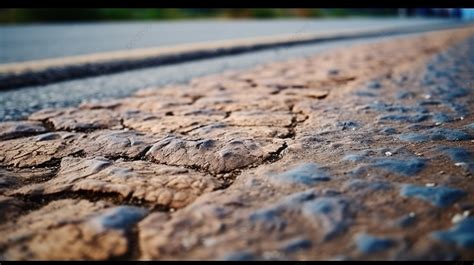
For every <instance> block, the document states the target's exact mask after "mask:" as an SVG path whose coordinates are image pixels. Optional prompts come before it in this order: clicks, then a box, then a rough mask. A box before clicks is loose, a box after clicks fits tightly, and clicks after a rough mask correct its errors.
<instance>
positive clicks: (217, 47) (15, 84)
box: [0, 21, 474, 90]
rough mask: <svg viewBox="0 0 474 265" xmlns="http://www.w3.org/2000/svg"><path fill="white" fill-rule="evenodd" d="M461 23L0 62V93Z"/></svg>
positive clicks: (266, 37) (301, 34)
mask: <svg viewBox="0 0 474 265" xmlns="http://www.w3.org/2000/svg"><path fill="white" fill-rule="evenodd" d="M472 25H474V23H467V22H454V21H449V22H442V23H436V24H431V25H421V26H401V27H400V26H398V27H389V28H387V27H383V26H381V27H380V28H375V29H369V30H357V31H354V30H343V31H340V30H339V31H338V32H336V33H333V32H325V33H294V34H285V35H277V36H265V37H256V38H246V39H233V40H225V41H212V42H200V43H192V44H182V45H175V46H165V47H154V48H142V49H134V50H128V51H112V52H103V53H95V54H85V55H77V56H70V57H61V58H53V59H43V60H34V61H26V62H18V63H7V64H0V90H6V89H14V88H19V87H24V86H30V85H45V84H49V83H54V82H59V81H64V80H70V79H77V78H83V77H92V76H98V75H104V74H110V73H116V72H122V71H128V70H133V69H138V68H145V67H152V66H158V65H166V64H172V63H180V62H184V61H191V60H198V59H205V58H212V57H218V56H225V55H234V54H240V53H245V52H252V51H257V50H262V49H268V48H276V47H283V46H293V45H302V44H311V43H318V42H327V41H336V40H344V39H356V38H367V37H378V36H385V35H387V36H389V35H397V34H406V33H416V32H427V31H434V30H447V29H452V28H462V27H468V26H472Z"/></svg>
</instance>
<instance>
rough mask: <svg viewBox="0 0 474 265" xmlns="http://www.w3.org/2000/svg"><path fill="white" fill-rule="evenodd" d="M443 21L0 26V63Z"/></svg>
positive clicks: (299, 21)
mask: <svg viewBox="0 0 474 265" xmlns="http://www.w3.org/2000/svg"><path fill="white" fill-rule="evenodd" d="M445 22H446V20H441V19H398V18H383V19H361V18H353V19H343V20H341V19H337V20H335V19H323V20H321V19H319V20H310V19H307V20H302V19H291V20H290V19H286V20H276V21H275V20H272V21H268V20H242V21H225V20H224V21H215V20H196V21H177V22H146V23H143V22H127V23H75V24H52V25H48V24H32V25H13V26H0V63H11V62H21V61H29V60H37V59H46V58H57V57H63V56H72V55H80V54H89V53H98V52H105V51H117V50H128V49H137V48H146V47H158V46H169V45H175V44H185V43H194V42H204V41H216V40H228V39H241V38H250V37H257V36H270V35H278V34H293V33H294V34H298V33H323V32H337V31H338V30H342V29H344V30H347V29H354V30H363V29H364V30H370V29H372V28H378V27H381V26H386V27H387V28H390V27H397V26H414V27H415V26H423V25H433V24H438V23H439V24H441V23H445Z"/></svg>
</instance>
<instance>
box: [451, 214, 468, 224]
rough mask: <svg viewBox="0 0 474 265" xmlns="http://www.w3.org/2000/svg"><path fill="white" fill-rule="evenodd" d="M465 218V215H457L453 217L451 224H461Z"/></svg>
mask: <svg viewBox="0 0 474 265" xmlns="http://www.w3.org/2000/svg"><path fill="white" fill-rule="evenodd" d="M464 218H465V216H464V215H462V214H460V213H457V214H455V215H454V216H453V218H452V219H451V223H453V224H456V223H459V222H461V221H462V220H463V219H464Z"/></svg>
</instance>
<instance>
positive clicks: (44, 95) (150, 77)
mask: <svg viewBox="0 0 474 265" xmlns="http://www.w3.org/2000/svg"><path fill="white" fill-rule="evenodd" d="M407 35H413V34H405V35H397V36H391V37H373V38H364V39H354V40H340V41H333V42H326V43H320V44H311V45H301V46H294V47H286V48H275V49H269V50H264V51H258V52H250V53H245V54H242V55H235V56H224V57H218V58H213V59H205V60H197V61H192V62H185V63H180V64H173V65H167V66H159V67H153V68H146V69H140V70H134V71H127V72H122V73H117V74H110V75H103V76H99V77H91V78H83V79H77V80H72V81H65V82H59V83H55V84H51V85H45V86H32V87H26V88H22V89H16V90H5V91H0V120H17V119H21V118H23V117H25V116H26V115H28V114H30V113H32V112H34V111H37V110H39V109H43V108H48V107H66V106H75V105H78V104H80V103H81V102H86V101H94V100H104V99H110V98H119V97H125V96H128V95H130V94H131V93H133V92H135V91H136V90H138V89H141V88H145V87H150V86H162V85H166V84H170V83H184V82H187V81H189V80H190V79H192V78H193V77H197V76H203V75H208V74H213V73H219V72H222V71H225V70H234V69H242V68H247V67H251V66H254V65H257V64H262V63H269V62H274V61H280V60H286V59H289V58H294V57H300V56H308V55H312V54H315V53H318V52H322V51H325V50H327V49H331V48H336V47H343V46H349V45H353V44H357V43H366V42H371V41H375V40H382V39H393V38H399V37H403V36H407Z"/></svg>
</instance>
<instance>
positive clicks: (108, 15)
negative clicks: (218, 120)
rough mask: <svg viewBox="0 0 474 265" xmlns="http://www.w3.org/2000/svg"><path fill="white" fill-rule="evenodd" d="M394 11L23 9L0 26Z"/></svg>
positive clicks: (5, 15) (387, 11)
mask: <svg viewBox="0 0 474 265" xmlns="http://www.w3.org/2000/svg"><path fill="white" fill-rule="evenodd" d="M396 14H397V9H395V8H382V9H377V8H371V9H370V8H360V9H357V8H352V9H350V8H334V9H331V8H322V9H316V8H293V9H279V8H237V9H230V8H136V9H135V8H130V9H126V8H95V9H90V8H89V9H88V8H74V9H72V8H70V9H65V8H56V9H52V8H38V9H34V8H27V9H26V8H25V9H0V23H25V22H26V23H28V22H62V21H109V20H112V21H117V20H165V19H190V18H256V19H271V18H282V17H288V18H289V17H312V18H315V17H344V16H378V15H380V16H386V15H396Z"/></svg>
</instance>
